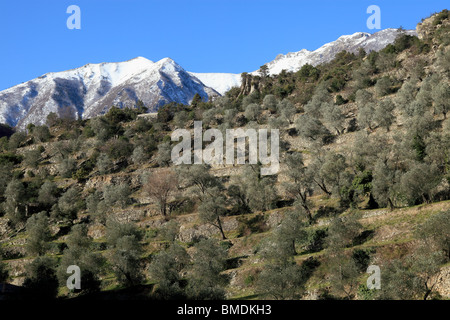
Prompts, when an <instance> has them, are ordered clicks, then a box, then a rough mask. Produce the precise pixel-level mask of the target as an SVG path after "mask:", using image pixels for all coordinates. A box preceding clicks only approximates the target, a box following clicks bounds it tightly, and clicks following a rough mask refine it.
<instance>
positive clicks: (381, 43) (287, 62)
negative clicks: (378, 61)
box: [251, 29, 417, 75]
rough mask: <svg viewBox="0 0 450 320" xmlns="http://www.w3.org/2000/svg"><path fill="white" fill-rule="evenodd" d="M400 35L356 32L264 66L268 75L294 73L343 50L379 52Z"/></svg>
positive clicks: (390, 32) (255, 73)
mask: <svg viewBox="0 0 450 320" xmlns="http://www.w3.org/2000/svg"><path fill="white" fill-rule="evenodd" d="M403 32H404V33H406V34H408V35H414V36H416V35H417V33H416V31H415V30H405V31H403ZM400 34H401V33H400V32H399V31H398V29H384V30H381V31H378V32H376V33H373V34H370V33H365V32H356V33H354V34H352V35H344V36H341V37H339V38H338V39H337V40H336V41H333V42H329V43H327V44H325V45H323V46H321V47H320V48H319V49H317V50H314V51H309V50H306V49H303V50H300V51H298V52H289V53H288V54H285V55H283V54H279V55H278V56H277V57H276V58H275V60H273V61H271V62H268V63H266V65H267V67H268V72H269V74H270V75H276V74H279V73H280V72H281V70H283V69H285V70H286V71H292V72H296V71H298V70H300V68H301V67H302V66H303V65H304V64H306V63H309V64H311V65H313V66H316V65H319V64H322V63H326V62H330V61H331V60H333V58H334V57H335V55H336V54H337V53H339V52H341V51H343V50H346V51H348V52H352V53H357V52H358V50H359V48H363V49H364V50H365V51H366V52H367V53H369V52H370V51H379V50H381V49H383V48H384V47H386V46H387V45H388V44H390V43H393V42H394V41H395V39H396V38H397V37H398V36H399V35H400ZM251 74H253V75H259V71H258V70H256V71H253V72H251Z"/></svg>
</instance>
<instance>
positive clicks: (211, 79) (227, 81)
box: [189, 72, 241, 95]
mask: <svg viewBox="0 0 450 320" xmlns="http://www.w3.org/2000/svg"><path fill="white" fill-rule="evenodd" d="M189 73H190V74H191V75H192V76H194V77H196V78H197V79H200V81H201V82H203V83H204V84H205V85H206V86H208V87H210V88H213V89H214V90H216V91H217V92H219V93H220V94H221V95H224V94H225V92H227V91H228V90H230V89H231V88H233V87H240V86H241V74H240V73H196V72H189Z"/></svg>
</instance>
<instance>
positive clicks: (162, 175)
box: [144, 169, 178, 219]
mask: <svg viewBox="0 0 450 320" xmlns="http://www.w3.org/2000/svg"><path fill="white" fill-rule="evenodd" d="M177 185H178V179H177V176H176V174H175V173H173V172H172V171H171V170H170V169H166V170H162V171H159V172H157V173H153V174H152V175H151V176H150V177H149V178H148V181H147V183H146V184H145V185H144V192H145V193H147V194H148V196H149V197H151V198H152V199H154V200H155V201H156V202H157V203H158V205H159V209H160V212H161V215H162V216H163V217H164V218H166V219H167V216H168V214H169V213H170V212H167V207H168V202H169V199H170V197H171V196H172V195H173V194H174V193H175V192H176V191H177Z"/></svg>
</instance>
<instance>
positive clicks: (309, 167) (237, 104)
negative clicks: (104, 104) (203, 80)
mask: <svg viewBox="0 0 450 320" xmlns="http://www.w3.org/2000/svg"><path fill="white" fill-rule="evenodd" d="M398 32H399V33H400V36H399V37H398V38H397V40H396V41H395V42H394V43H393V44H390V45H388V46H387V47H385V48H384V49H383V50H381V51H379V52H370V53H366V52H364V51H363V50H360V52H359V53H358V54H352V53H347V52H345V51H344V52H341V53H339V54H337V55H336V57H335V59H334V60H332V61H331V62H330V63H327V64H325V65H318V66H316V67H313V66H311V65H304V66H303V67H302V68H301V69H300V70H299V71H298V72H295V73H292V72H285V71H283V72H281V73H280V74H278V75H272V76H269V75H268V73H267V67H264V66H262V67H261V69H260V74H259V75H257V76H256V75H250V74H245V73H244V74H243V75H242V85H241V87H240V88H239V87H235V88H232V89H231V90H229V91H228V92H227V93H226V94H225V95H224V96H223V97H218V98H216V99H214V101H210V102H204V101H202V99H201V98H200V97H199V96H197V97H196V98H194V100H193V101H192V103H191V104H190V105H182V104H175V103H171V104H166V105H164V106H163V107H161V108H160V109H159V110H158V112H157V114H147V113H145V106H144V105H143V104H140V106H139V108H133V109H120V108H116V107H113V108H111V109H110V110H109V112H108V113H107V114H105V115H104V116H100V117H95V118H92V119H89V120H74V119H73V118H71V117H64V116H62V117H58V116H57V115H56V114H54V113H53V114H50V115H49V116H48V117H47V122H46V123H47V124H46V125H33V124H30V125H28V126H27V128H26V131H16V132H14V130H12V129H11V128H8V127H7V126H4V127H2V133H4V135H3V137H2V138H1V139H0V150H1V153H0V165H1V166H0V177H1V178H0V196H1V203H2V204H1V213H0V257H1V259H0V283H7V284H9V287H10V288H11V289H10V291H11V292H10V293H8V292H9V291H8V292H7V293H6V294H5V293H3V294H2V293H0V298H5V299H8V298H9V299H14V298H21V297H28V298H44V297H45V298H55V297H58V298H60V299H66V298H73V299H88V298H100V299H130V298H133V299H136V298H139V299H176V298H178V299H369V300H370V299H449V298H450V119H449V111H450V86H449V79H450V17H449V12H448V11H447V10H444V11H442V12H440V13H437V14H434V15H432V16H431V17H429V18H427V19H424V20H423V21H422V22H421V23H419V24H418V25H417V34H418V37H415V36H410V35H402V34H401V33H402V29H399V30H398ZM194 121H202V123H203V127H204V129H207V128H216V129H219V130H221V131H222V132H223V131H224V130H225V129H229V128H238V127H239V128H244V129H245V128H271V129H279V130H280V170H279V172H278V174H276V175H267V176H261V175H260V170H259V169H260V166H261V165H260V164H257V165H249V164H246V165H212V166H207V165H200V164H198V165H180V166H175V165H173V163H172V162H171V150H172V147H173V145H175V144H176V142H172V141H171V133H172V132H173V131H174V130H175V129H177V128H185V129H189V130H191V129H193V122H194ZM70 265H77V266H79V267H80V270H81V289H79V290H78V289H75V290H71V291H69V290H68V289H67V287H66V280H67V278H68V277H69V275H70V274H68V273H67V272H66V271H67V267H68V266H70ZM371 265H375V266H379V268H380V271H381V289H369V288H368V287H367V278H368V277H369V273H367V272H366V270H367V268H368V266H371Z"/></svg>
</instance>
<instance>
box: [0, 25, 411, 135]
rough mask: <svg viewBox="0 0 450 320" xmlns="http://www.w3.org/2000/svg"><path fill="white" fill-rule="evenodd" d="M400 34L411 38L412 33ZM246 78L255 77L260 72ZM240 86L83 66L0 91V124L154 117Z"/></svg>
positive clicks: (202, 76)
mask: <svg viewBox="0 0 450 320" xmlns="http://www.w3.org/2000/svg"><path fill="white" fill-rule="evenodd" d="M403 32H405V33H406V34H409V35H416V31H414V30H408V31H403ZM399 35H400V32H399V31H398V30H397V29H385V30H382V31H379V32H376V33H374V34H370V33H364V32H357V33H354V34H352V35H344V36H341V37H339V38H338V39H337V40H336V41H333V42H330V43H327V44H325V45H323V46H322V47H320V48H318V49H317V50H314V51H308V50H306V49H303V50H300V51H298V52H291V53H288V54H286V55H283V54H280V55H278V56H277V57H276V58H275V60H273V61H271V62H268V63H267V64H266V65H267V66H268V71H269V74H270V75H275V74H278V73H280V72H281V71H282V70H283V69H285V70H287V71H293V72H295V71H298V70H299V69H300V68H301V67H302V66H303V65H304V64H306V63H309V64H311V65H314V66H316V65H319V64H322V63H326V62H329V61H331V60H332V59H333V58H334V57H335V55H336V54H337V53H339V52H340V51H342V50H346V51H349V52H354V53H356V52H357V51H358V50H359V48H363V49H364V50H365V51H366V52H370V51H373V50H375V51H378V50H381V49H383V48H384V47H385V46H386V45H388V44H389V43H392V42H394V40H395V39H396V38H397V37H398V36H399ZM251 74H254V75H259V71H258V70H257V71H254V72H252V73H251ZM240 85H241V74H232V73H195V72H187V71H185V70H184V69H183V68H182V67H181V66H179V65H178V64H177V63H175V61H173V60H172V59H170V58H164V59H161V60H160V61H157V62H153V61H150V60H148V59H146V58H143V57H137V58H134V59H131V60H128V61H125V62H118V63H100V64H87V65H85V66H82V67H80V68H77V69H73V70H68V71H62V72H53V73H47V74H45V75H43V76H41V77H39V78H36V79H33V80H30V81H27V82H25V83H22V84H19V85H16V86H14V87H11V88H9V89H6V90H3V91H1V92H0V123H7V124H9V125H11V126H16V127H18V128H24V127H25V126H26V125H27V124H28V123H34V124H42V123H44V122H45V120H46V117H47V115H48V114H49V113H50V112H56V113H60V112H61V111H62V110H64V112H67V110H69V112H72V113H73V114H74V115H75V116H76V117H77V118H83V119H85V118H91V117H94V116H97V115H101V114H103V113H105V112H106V111H107V110H108V109H109V108H110V107H111V106H112V105H116V106H119V107H125V106H134V105H135V103H136V101H137V100H138V99H139V100H142V101H143V102H144V104H145V105H146V106H148V107H149V108H150V111H156V110H157V109H158V108H159V107H160V106H161V105H163V104H165V103H168V102H178V103H184V104H188V103H189V102H190V101H191V100H192V98H193V97H194V95H195V94H196V93H198V94H200V96H201V97H202V98H203V99H205V100H206V99H208V98H213V97H214V96H218V95H223V94H224V93H225V92H226V91H228V90H229V89H231V88H232V87H235V86H240Z"/></svg>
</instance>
